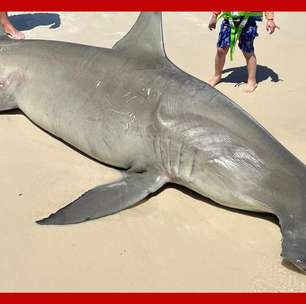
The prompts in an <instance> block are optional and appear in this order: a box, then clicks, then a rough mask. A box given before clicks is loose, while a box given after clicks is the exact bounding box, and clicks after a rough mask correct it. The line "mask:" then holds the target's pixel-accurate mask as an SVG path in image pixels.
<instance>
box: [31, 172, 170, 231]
mask: <svg viewBox="0 0 306 304" xmlns="http://www.w3.org/2000/svg"><path fill="white" fill-rule="evenodd" d="M166 182H167V179H166V178H164V177H161V176H160V175H159V174H157V173H155V172H149V171H148V172H144V173H130V174H128V175H127V176H126V177H124V178H123V179H121V180H119V181H117V182H114V183H111V184H107V185H101V186H98V187H96V188H93V189H91V190H89V191H88V192H86V193H84V194H83V195H82V196H81V197H79V198H78V199H77V200H75V201H74V202H72V203H70V204H69V205H67V206H66V207H64V208H62V209H60V210H58V211H57V212H56V213H54V214H51V215H50V216H49V217H47V218H45V219H42V220H39V221H37V223H38V224H41V225H66V224H76V223H81V222H84V221H88V220H93V219H97V218H100V217H103V216H106V215H110V214H113V213H116V212H118V211H121V210H123V209H126V208H128V207H131V206H133V205H135V204H136V203H138V202H139V201H141V200H142V199H144V198H145V197H147V196H148V195H149V194H150V193H153V192H155V191H156V190H158V189H159V188H160V187H162V186H163V185H164V184H165V183H166Z"/></svg>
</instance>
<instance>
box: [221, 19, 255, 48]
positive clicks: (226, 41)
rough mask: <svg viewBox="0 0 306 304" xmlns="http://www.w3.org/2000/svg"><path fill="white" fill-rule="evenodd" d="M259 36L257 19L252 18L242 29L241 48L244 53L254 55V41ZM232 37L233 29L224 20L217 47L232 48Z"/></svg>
mask: <svg viewBox="0 0 306 304" xmlns="http://www.w3.org/2000/svg"><path fill="white" fill-rule="evenodd" d="M257 36H258V33H257V25H256V19H255V18H252V17H250V18H249V19H248V21H247V23H246V25H245V27H244V28H243V29H242V32H241V35H240V39H239V44H238V45H239V48H240V49H241V51H243V52H244V53H248V54H249V53H253V52H254V39H255V38H256V37H257ZM230 37H231V29H230V24H229V21H228V20H226V19H224V20H223V21H222V24H221V28H220V33H219V38H218V43H217V47H219V48H222V49H224V48H226V47H229V46H230Z"/></svg>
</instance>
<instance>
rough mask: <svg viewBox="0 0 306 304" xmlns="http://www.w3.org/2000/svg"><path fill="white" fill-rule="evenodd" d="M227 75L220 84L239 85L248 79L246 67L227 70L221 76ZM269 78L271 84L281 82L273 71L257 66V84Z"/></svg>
mask: <svg viewBox="0 0 306 304" xmlns="http://www.w3.org/2000/svg"><path fill="white" fill-rule="evenodd" d="M227 73H229V74H228V75H227V76H225V77H224V78H222V82H227V83H236V84H239V83H242V82H246V80H247V78H248V74H247V69H246V66H241V67H235V68H229V69H226V70H224V71H223V72H222V74H227ZM269 78H270V81H271V82H279V81H282V80H281V79H280V78H279V76H278V74H277V73H276V72H275V71H273V70H272V69H271V68H269V67H267V66H262V65H257V73H256V80H257V83H260V82H262V81H265V80H267V79H269Z"/></svg>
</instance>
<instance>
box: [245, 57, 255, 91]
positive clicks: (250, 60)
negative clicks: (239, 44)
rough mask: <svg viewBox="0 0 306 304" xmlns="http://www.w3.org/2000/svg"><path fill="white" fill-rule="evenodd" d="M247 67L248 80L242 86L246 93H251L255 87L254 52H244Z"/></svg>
mask: <svg viewBox="0 0 306 304" xmlns="http://www.w3.org/2000/svg"><path fill="white" fill-rule="evenodd" d="M243 55H244V57H245V60H246V63H247V69H248V82H247V84H246V86H245V88H244V91H245V92H246V93H251V92H253V91H254V90H255V89H256V88H257V82H256V68H257V60H256V56H255V53H244V52H243Z"/></svg>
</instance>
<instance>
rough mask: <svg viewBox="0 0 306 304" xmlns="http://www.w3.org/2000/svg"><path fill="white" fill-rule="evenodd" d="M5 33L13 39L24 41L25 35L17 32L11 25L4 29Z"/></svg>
mask: <svg viewBox="0 0 306 304" xmlns="http://www.w3.org/2000/svg"><path fill="white" fill-rule="evenodd" d="M3 29H4V31H5V32H6V33H7V34H8V35H9V36H10V37H11V38H13V39H17V40H19V39H24V38H25V35H24V33H23V32H19V31H17V30H16V29H15V28H14V27H13V26H12V25H11V24H9V25H6V26H4V27H3Z"/></svg>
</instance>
